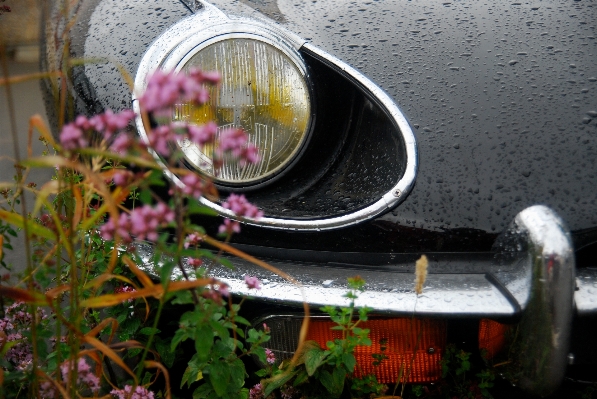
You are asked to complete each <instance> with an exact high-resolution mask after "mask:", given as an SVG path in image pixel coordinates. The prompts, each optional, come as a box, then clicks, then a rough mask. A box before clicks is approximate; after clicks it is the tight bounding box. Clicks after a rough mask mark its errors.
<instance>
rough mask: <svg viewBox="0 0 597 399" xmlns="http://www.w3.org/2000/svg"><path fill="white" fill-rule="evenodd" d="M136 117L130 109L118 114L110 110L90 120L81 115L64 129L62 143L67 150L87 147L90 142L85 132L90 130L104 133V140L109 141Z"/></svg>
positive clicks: (61, 135) (61, 133)
mask: <svg viewBox="0 0 597 399" xmlns="http://www.w3.org/2000/svg"><path fill="white" fill-rule="evenodd" d="M134 117H135V113H134V112H133V111H132V110H129V109H127V110H124V111H122V112H119V113H117V114H115V113H114V112H112V110H110V109H108V110H106V112H104V113H103V114H99V115H95V116H94V117H92V118H90V119H87V118H86V117H85V116H83V115H79V116H78V117H77V119H76V120H75V121H74V122H72V123H69V124H66V125H64V126H63V127H62V131H61V132H60V143H61V144H62V147H63V148H64V149H65V150H76V149H77V148H84V147H87V146H88V145H89V141H88V140H87V138H86V136H85V132H87V131H90V130H95V131H96V132H99V133H102V134H103V135H104V138H105V139H106V140H109V139H110V138H111V137H112V135H113V134H114V133H116V132H119V131H121V130H123V129H125V128H126V127H127V126H128V124H129V123H130V121H131V120H132V119H133V118H134Z"/></svg>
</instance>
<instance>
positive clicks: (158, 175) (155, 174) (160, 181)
mask: <svg viewBox="0 0 597 399" xmlns="http://www.w3.org/2000/svg"><path fill="white" fill-rule="evenodd" d="M147 182H148V183H149V184H150V185H152V186H158V187H162V186H165V185H166V184H165V183H164V174H163V173H162V172H160V171H159V170H153V171H152V172H151V174H150V175H149V177H148V178H147Z"/></svg>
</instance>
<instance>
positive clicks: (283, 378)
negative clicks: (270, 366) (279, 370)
mask: <svg viewBox="0 0 597 399" xmlns="http://www.w3.org/2000/svg"><path fill="white" fill-rule="evenodd" d="M297 373H298V372H297V371H293V372H292V373H286V374H278V375H277V376H275V377H274V378H273V379H272V381H271V382H270V383H269V384H267V385H266V386H265V390H264V391H263V397H265V398H267V397H268V396H269V395H271V393H272V392H274V391H275V390H276V389H278V388H280V387H281V386H282V385H284V384H286V383H287V382H288V381H290V380H291V379H292V377H294V376H295V375H296V374H297Z"/></svg>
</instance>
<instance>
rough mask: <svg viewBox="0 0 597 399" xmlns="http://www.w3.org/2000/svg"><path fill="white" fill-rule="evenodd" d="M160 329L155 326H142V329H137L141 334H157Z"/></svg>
mask: <svg viewBox="0 0 597 399" xmlns="http://www.w3.org/2000/svg"><path fill="white" fill-rule="evenodd" d="M160 332H161V331H160V330H158V329H157V328H153V327H143V328H142V329H140V330H139V334H143V335H152V334H158V333H160Z"/></svg>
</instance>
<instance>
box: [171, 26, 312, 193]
mask: <svg viewBox="0 0 597 399" xmlns="http://www.w3.org/2000/svg"><path fill="white" fill-rule="evenodd" d="M191 68H199V69H201V70H204V71H212V70H215V71H219V72H220V74H221V75H222V81H221V84H220V85H219V86H217V87H211V88H210V99H209V101H208V102H207V103H206V104H203V105H196V104H194V103H184V104H178V105H177V106H176V108H175V111H174V120H180V121H185V122H191V123H195V124H198V125H201V124H204V123H207V122H209V121H215V122H216V123H217V125H218V135H219V133H220V132H221V131H222V130H224V129H226V128H231V127H237V128H242V129H244V130H245V131H246V132H247V134H248V136H249V142H250V143H251V144H253V145H255V146H256V147H257V148H258V154H259V159H260V161H259V162H258V163H257V164H247V165H244V166H241V165H240V164H239V162H237V161H236V159H234V157H232V156H225V157H224V159H223V165H222V166H221V168H219V169H218V170H214V167H213V156H214V148H213V146H211V145H205V146H202V147H199V146H197V145H195V144H193V143H191V142H189V141H187V140H183V141H180V142H179V143H178V145H179V146H180V148H181V150H182V151H183V153H184V155H185V157H186V160H187V161H188V162H189V163H190V164H191V165H192V166H193V167H195V168H197V169H199V170H200V171H202V172H203V173H205V174H207V175H209V176H211V177H212V178H213V179H214V180H215V181H216V182H219V183H223V184H227V183H228V184H233V185H234V184H252V183H257V182H260V181H263V180H265V179H267V178H270V177H273V176H274V175H276V174H278V173H279V172H280V171H281V170H283V169H284V168H285V167H286V166H288V164H289V163H291V162H292V160H293V159H294V158H295V157H296V156H297V155H298V153H299V152H300V150H301V148H302V146H303V144H304V143H305V141H306V140H307V137H308V133H309V125H310V117H311V100H310V95H309V89H308V86H307V81H306V79H305V74H304V73H303V72H302V70H301V69H300V68H299V66H298V65H297V63H296V62H295V61H294V60H293V59H291V58H290V56H289V55H287V54H286V53H284V52H283V51H282V50H280V49H278V48H276V47H274V46H273V45H271V44H269V43H266V42H264V41H260V40H255V39H252V38H236V37H235V38H226V39H223V40H219V41H216V42H214V43H212V44H208V45H207V46H205V47H204V48H202V49H200V50H199V51H198V52H197V53H195V54H194V55H193V56H192V57H191V58H190V59H189V60H188V61H187V62H186V63H185V64H184V66H183V67H182V71H185V70H188V69H191Z"/></svg>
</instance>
